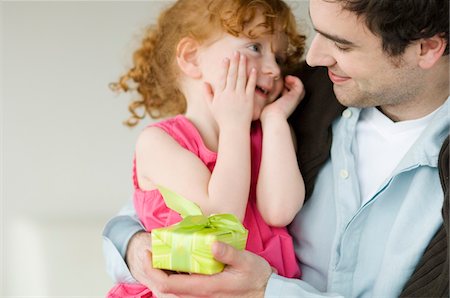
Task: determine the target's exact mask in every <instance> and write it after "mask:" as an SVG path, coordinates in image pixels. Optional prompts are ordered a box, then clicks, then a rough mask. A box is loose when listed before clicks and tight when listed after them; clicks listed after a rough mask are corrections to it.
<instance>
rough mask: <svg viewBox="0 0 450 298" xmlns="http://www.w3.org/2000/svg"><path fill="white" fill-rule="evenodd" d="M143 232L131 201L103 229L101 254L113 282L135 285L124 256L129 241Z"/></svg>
mask: <svg viewBox="0 0 450 298" xmlns="http://www.w3.org/2000/svg"><path fill="white" fill-rule="evenodd" d="M143 230H144V228H143V226H142V224H141V223H140V222H139V220H138V219H137V217H136V211H135V210H134V206H133V202H132V201H131V200H129V202H128V203H127V204H126V205H125V206H124V207H123V208H122V209H121V210H120V212H119V214H117V215H116V216H115V217H113V218H112V219H110V220H109V221H108V223H107V224H106V226H105V228H104V229H103V234H102V236H103V254H104V256H105V261H106V270H107V272H108V274H109V275H110V276H111V278H112V279H113V281H114V282H117V283H119V282H123V283H136V280H135V279H134V278H133V277H132V275H131V273H130V270H129V269H128V266H127V264H126V263H125V256H126V254H127V247H128V244H129V243H130V239H132V237H133V236H134V235H136V236H137V235H138V234H137V233H138V232H142V231H143ZM134 238H137V237H133V239H134ZM139 239H141V238H139ZM139 239H138V240H139ZM133 242H134V241H133ZM139 243H140V241H139ZM139 243H137V244H136V245H139ZM148 243H150V242H148ZM131 251H132V253H133V252H135V253H137V252H138V251H140V250H139V249H132V250H131Z"/></svg>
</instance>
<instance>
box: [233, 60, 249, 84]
mask: <svg viewBox="0 0 450 298" xmlns="http://www.w3.org/2000/svg"><path fill="white" fill-rule="evenodd" d="M246 84H247V57H245V55H244V54H241V55H240V58H239V65H238V75H237V81H236V89H237V90H242V91H244V90H245V85H246Z"/></svg>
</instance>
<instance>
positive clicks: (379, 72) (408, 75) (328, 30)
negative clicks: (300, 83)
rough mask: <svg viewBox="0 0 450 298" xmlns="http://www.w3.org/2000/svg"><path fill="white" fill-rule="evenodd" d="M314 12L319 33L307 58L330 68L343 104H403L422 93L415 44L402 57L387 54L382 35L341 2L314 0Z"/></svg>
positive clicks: (366, 105) (331, 77)
mask: <svg viewBox="0 0 450 298" xmlns="http://www.w3.org/2000/svg"><path fill="white" fill-rule="evenodd" d="M310 15H311V21H312V24H313V26H314V29H315V31H316V32H317V33H316V35H315V36H314V39H313V41H312V43H311V47H310V49H309V51H308V54H307V57H306V61H307V63H308V64H309V65H311V66H325V67H327V68H328V75H329V77H330V79H331V81H332V82H333V84H334V92H335V93H336V97H337V98H338V100H339V101H340V102H341V103H342V104H344V105H346V106H355V107H370V106H399V105H402V104H405V103H407V102H408V101H409V102H411V101H414V100H415V98H417V97H418V96H420V94H419V92H420V91H421V90H422V88H421V86H420V84H422V81H423V80H422V79H421V76H422V73H421V70H420V68H419V67H418V66H417V64H416V63H415V55H416V53H415V51H417V49H416V48H415V47H407V48H406V50H405V53H404V54H402V55H401V56H399V57H394V58H393V57H388V56H387V54H386V53H385V52H383V50H382V43H381V38H380V37H378V36H375V35H374V34H373V33H372V32H370V30H369V29H368V28H367V27H366V26H365V23H364V20H363V19H361V18H358V17H357V16H356V15H355V14H354V13H352V12H349V11H345V10H342V9H341V6H340V4H339V3H333V2H326V1H324V0H310Z"/></svg>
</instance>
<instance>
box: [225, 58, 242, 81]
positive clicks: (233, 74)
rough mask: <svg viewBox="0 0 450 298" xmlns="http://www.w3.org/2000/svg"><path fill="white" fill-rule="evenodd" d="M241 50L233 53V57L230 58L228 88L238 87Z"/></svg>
mask: <svg viewBox="0 0 450 298" xmlns="http://www.w3.org/2000/svg"><path fill="white" fill-rule="evenodd" d="M239 56H240V53H239V52H235V53H233V57H231V60H230V67H229V68H228V75H227V82H226V85H225V88H226V89H228V90H234V89H235V88H236V80H237V69H238V64H239Z"/></svg>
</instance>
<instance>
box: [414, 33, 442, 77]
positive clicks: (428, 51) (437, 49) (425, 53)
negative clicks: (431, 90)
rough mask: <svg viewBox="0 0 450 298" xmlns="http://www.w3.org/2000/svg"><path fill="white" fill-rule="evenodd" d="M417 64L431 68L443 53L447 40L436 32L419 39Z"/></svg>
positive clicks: (424, 67)
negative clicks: (428, 36)
mask: <svg viewBox="0 0 450 298" xmlns="http://www.w3.org/2000/svg"><path fill="white" fill-rule="evenodd" d="M420 47H421V48H420V57H419V65H420V67H422V68H423V69H429V68H431V67H432V66H433V65H434V64H435V63H436V61H438V60H439V58H441V57H442V55H443V54H444V51H445V48H446V47H447V41H446V40H445V38H444V37H443V36H440V35H439V34H436V35H434V36H432V37H430V38H424V39H422V40H421V41H420Z"/></svg>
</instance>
